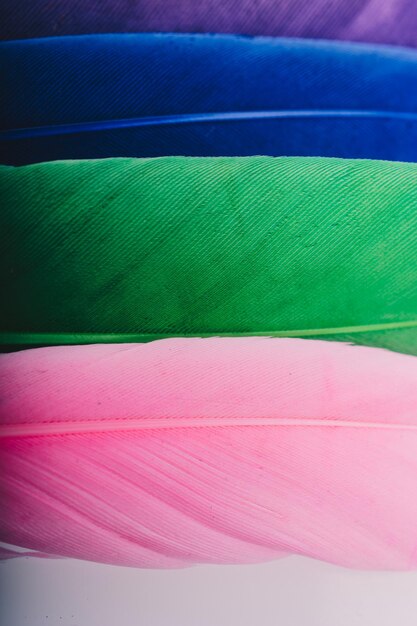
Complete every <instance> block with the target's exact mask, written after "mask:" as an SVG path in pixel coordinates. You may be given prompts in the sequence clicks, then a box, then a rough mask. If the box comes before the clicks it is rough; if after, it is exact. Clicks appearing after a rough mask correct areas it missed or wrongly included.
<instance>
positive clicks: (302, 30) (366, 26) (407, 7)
mask: <svg viewBox="0 0 417 626" xmlns="http://www.w3.org/2000/svg"><path fill="white" fill-rule="evenodd" d="M126 31H132V32H141V31H156V32H159V31H177V32H186V33H189V32H203V33H204V32H210V33H212V32H225V33H242V34H246V35H275V36H277V35H278V36H291V37H313V38H314V37H320V38H323V39H351V40H357V41H372V42H379V43H391V44H400V45H406V46H417V13H416V10H415V3H414V0H383V2H381V0H350V1H349V0H256V2H253V0H204V1H202V2H195V0H135V1H134V2H132V1H131V0H64V1H63V0H49V1H48V3H45V2H44V0H31V2H30V3H28V2H27V1H26V0H14V2H13V3H10V4H9V3H6V2H3V3H1V5H0V36H1V37H2V38H7V39H16V38H19V37H48V36H52V35H78V34H89V33H102V32H103V33H106V32H110V33H114V32H126Z"/></svg>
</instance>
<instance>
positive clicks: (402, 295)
mask: <svg viewBox="0 0 417 626" xmlns="http://www.w3.org/2000/svg"><path fill="white" fill-rule="evenodd" d="M0 185H1V196H2V203H3V207H4V208H3V211H2V213H1V218H0V220H1V224H0V228H1V232H2V236H1V237H2V252H3V255H4V257H5V260H4V261H3V263H2V272H3V279H2V280H3V287H4V288H3V293H4V296H5V297H4V302H3V306H2V307H1V310H0V331H1V336H0V341H1V342H2V343H3V344H11V345H14V346H17V345H21V346H28V345H35V344H63V343H95V342H103V341H105V342H123V341H148V340H151V339H155V338H157V337H161V336H176V335H180V336H184V335H187V336H206V335H268V336H273V335H276V336H295V337H297V336H300V337H301V336H302V337H314V338H323V339H332V340H335V339H336V340H342V341H353V342H356V343H359V344H365V345H371V346H382V347H386V348H389V349H392V350H397V351H400V352H405V353H409V354H416V355H417V165H415V164H411V163H389V162H383V161H361V160H343V159H323V158H269V157H249V158H183V157H168V158H160V159H106V160H97V161H65V162H53V163H44V164H37V165H30V166H25V167H20V168H12V167H2V168H0Z"/></svg>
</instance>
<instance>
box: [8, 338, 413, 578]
mask: <svg viewBox="0 0 417 626" xmlns="http://www.w3.org/2000/svg"><path fill="white" fill-rule="evenodd" d="M0 367H1V387H0V393H1V400H2V401H1V406H0V414H1V430H0V436H1V440H0V441H1V460H2V464H3V468H2V473H1V478H0V486H1V498H2V506H3V511H4V513H3V516H2V519H1V526H0V527H1V535H0V539H1V540H2V541H4V542H7V543H9V544H13V545H17V546H23V547H25V548H27V549H32V550H37V551H40V552H42V553H47V554H51V555H59V556H67V557H74V558H80V559H88V560H93V561H99V562H105V563H114V564H120V565H129V566H137V567H152V568H155V567H156V568H172V567H183V566H187V565H191V564H193V563H202V562H204V563H252V562H259V561H265V560H268V559H274V558H277V557H280V556H283V555H286V554H294V553H297V554H303V555H306V556H309V557H314V558H318V559H323V560H325V561H330V562H332V563H337V564H340V565H344V566H348V567H354V568H371V569H380V568H383V569H411V568H415V567H417V497H416V495H417V359H416V358H415V357H412V356H408V355H401V354H397V353H391V352H388V351H385V350H382V349H376V348H366V347H355V346H350V345H346V344H342V343H332V342H325V341H310V340H302V339H269V338H211V339H167V340H162V341H155V342H152V343H147V344H128V345H126V344H124V345H92V346H82V347H79V346H74V347H62V348H61V347H53V348H41V349H35V350H26V351H22V352H17V353H14V354H8V355H3V356H1V357H0ZM6 552H7V551H6Z"/></svg>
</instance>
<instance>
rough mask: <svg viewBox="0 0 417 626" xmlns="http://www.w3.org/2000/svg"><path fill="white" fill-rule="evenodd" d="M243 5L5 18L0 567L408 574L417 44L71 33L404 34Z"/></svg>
mask: <svg viewBox="0 0 417 626" xmlns="http://www.w3.org/2000/svg"><path fill="white" fill-rule="evenodd" d="M248 4H249V3H248V2H243V3H235V2H223V1H222V3H221V9H220V3H219V2H218V1H217V0H211V1H208V2H205V3H201V5H199V6H198V7H197V6H196V4H195V3H193V4H192V5H191V3H190V1H189V0H181V2H180V3H178V2H177V3H175V11H174V4H172V3H166V2H164V3H162V2H160V1H159V0H158V1H157V2H152V3H149V2H146V1H138V2H137V3H136V4H135V3H134V6H133V8H132V3H131V2H129V3H127V2H125V1H124V0H113V1H110V0H106V1H105V2H100V3H99V2H95V1H91V2H88V3H85V2H82V3H80V2H77V1H75V0H73V1H72V2H70V1H68V2H66V3H65V4H64V7H63V3H62V2H60V3H58V2H49V3H48V13H46V12H45V10H44V8H43V6H42V3H41V2H38V1H36V2H33V3H31V6H30V10H29V11H27V6H26V3H23V2H22V1H21V0H18V1H17V2H15V3H14V5H13V9H7V10H6V9H5V8H4V7H2V8H1V9H0V14H1V12H3V13H4V16H3V19H2V20H0V21H1V22H2V26H1V33H2V36H3V38H14V37H22V38H27V37H29V38H30V37H32V36H34V35H35V36H45V35H46V36H49V35H52V34H71V35H80V34H83V33H84V34H88V35H89V36H71V37H66V38H62V39H61V38H50V39H48V38H46V39H29V40H26V41H14V42H6V43H3V44H1V46H0V56H1V58H2V72H4V74H3V77H2V84H3V85H4V86H6V89H5V90H4V95H3V100H2V107H3V113H2V121H3V126H2V130H1V131H0V146H1V160H2V162H3V163H4V164H5V165H3V166H2V167H0V191H1V195H2V204H3V209H2V212H1V215H0V227H1V232H2V255H3V262H2V267H1V273H2V282H3V288H4V295H5V298H4V304H3V307H2V309H1V310H0V342H1V343H2V345H3V351H4V352H5V354H3V355H1V356H0V397H1V402H0V420H1V425H0V446H1V464H2V466H3V467H2V473H1V478H0V492H1V499H2V507H3V511H4V514H3V516H2V520H1V522H0V527H1V535H0V538H1V540H2V541H3V542H5V543H6V544H7V545H6V546H5V547H3V548H1V550H0V558H12V557H14V556H19V555H27V554H33V555H34V556H37V557H48V558H54V557H72V558H80V559H88V560H93V561H98V562H103V563H113V564H120V565H127V566H134V567H152V568H155V567H158V568H175V567H185V566H188V565H191V564H194V563H202V562H205V563H254V562H260V561H265V560H269V559H274V558H279V557H282V556H286V555H290V554H300V555H305V556H309V557H313V558H318V559H322V560H326V561H329V562H332V563H336V564H339V565H343V566H347V567H353V568H362V569H400V570H407V569H412V568H416V567H417V535H416V530H415V529H416V526H417V504H416V502H417V501H416V498H415V494H416V492H417V358H416V357H417V165H416V164H415V163H414V162H415V161H417V148H416V146H417V141H416V140H417V97H416V94H417V55H416V53H415V52H414V51H412V50H406V49H400V48H398V49H394V48H388V47H378V46H369V45H364V46H358V45H355V44H341V43H329V42H318V41H316V42H313V41H308V40H305V41H301V40H291V39H283V40H273V39H266V38H263V39H254V40H252V39H243V38H238V37H230V36H219V35H214V36H208V35H202V36H196V35H195V36H189V35H171V34H167V35H155V34H133V35H127V34H122V35H111V34H110V35H103V36H100V35H97V34H91V35H90V33H99V32H104V33H106V32H115V31H122V32H123V31H129V30H134V31H137V30H139V31H147V30H158V31H164V30H168V31H179V32H181V31H184V30H186V31H196V30H202V31H203V32H204V31H207V30H214V31H217V32H232V33H235V32H240V33H252V34H263V35H271V34H273V35H276V34H280V35H281V34H283V35H286V36H288V35H290V36H293V35H301V36H309V37H326V38H335V39H348V40H363V41H369V42H384V43H400V44H408V45H411V46H415V45H416V43H417V42H416V39H415V16H414V17H413V15H414V14H413V11H412V9H411V8H410V6H411V5H410V3H409V2H408V1H407V0H403V1H402V2H397V3H395V6H394V3H391V2H388V4H387V3H385V5H384V6H385V8H386V11H385V12H384V11H381V10H380V6H379V7H377V5H376V3H375V2H371V1H360V2H351V3H347V2H345V1H344V0H343V1H342V0H339V1H338V2H336V3H335V2H331V3H330V2H328V1H327V0H316V2H315V3H313V4H311V3H310V2H308V3H306V2H302V0H297V2H291V3H289V2H286V1H285V2H284V1H283V2H281V3H278V4H279V10H277V5H276V3H274V4H273V3H272V2H271V1H270V0H264V1H263V2H260V3H256V7H253V6H252V5H251V7H249V8H250V9H251V11H249V10H248ZM128 5H129V6H128ZM178 6H180V8H181V10H178ZM324 7H325V8H327V13H326V14H325V17H324V18H323V19H320V20H317V16H318V15H320V16H322V15H323V8H324ZM216 9H217V10H216ZM22 10H24V12H23V13H22ZM413 20H414V21H413ZM197 24H198V25H199V26H198V27H197ZM258 154H263V155H271V156H256V155H258ZM276 156H279V157H281V158H272V157H276ZM103 157H111V158H103ZM114 157H124V158H114ZM126 157H134V158H126ZM137 157H142V158H137ZM143 157H147V158H143ZM149 157H162V158H149ZM191 157H203V158H191ZM209 157H215V158H209ZM243 157H247V158H243ZM323 157H343V158H331V159H329V158H323ZM57 159H60V160H57ZM80 159H87V160H84V161H83V160H80ZM358 159H359V160H358ZM362 159H364V160H362ZM370 159H383V160H370ZM395 161H397V162H395ZM404 161H409V163H406V162H404ZM14 166H18V167H14Z"/></svg>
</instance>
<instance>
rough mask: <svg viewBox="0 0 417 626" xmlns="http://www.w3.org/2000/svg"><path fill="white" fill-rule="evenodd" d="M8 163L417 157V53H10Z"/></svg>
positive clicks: (79, 46)
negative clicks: (255, 156)
mask: <svg viewBox="0 0 417 626" xmlns="http://www.w3.org/2000/svg"><path fill="white" fill-rule="evenodd" d="M0 60H1V66H2V71H1V72H2V76H1V81H2V85H3V86H4V95H3V97H2V102H1V108H2V110H1V111H0V113H1V119H2V120H3V126H2V132H1V134H0V149H1V160H2V162H3V163H7V164H24V163H30V162H38V161H46V160H54V159H68V158H71V159H73V158H98V157H108V156H137V157H143V156H145V157H156V156H165V155H177V154H180V155H189V156H235V155H239V156H248V155H253V154H266V155H272V156H280V155H289V156H333V157H346V158H374V159H387V160H401V161H417V52H415V51H412V50H406V49H395V48H389V47H383V46H380V47H378V46H369V45H359V44H340V43H330V42H318V41H315V42H313V41H301V40H296V39H295V40H289V39H267V38H255V39H250V38H243V37H232V36H220V35H213V36H198V35H149V34H145V35H94V36H79V37H63V38H51V39H38V40H36V39H35V40H26V41H15V42H5V43H3V44H1V45H0Z"/></svg>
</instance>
